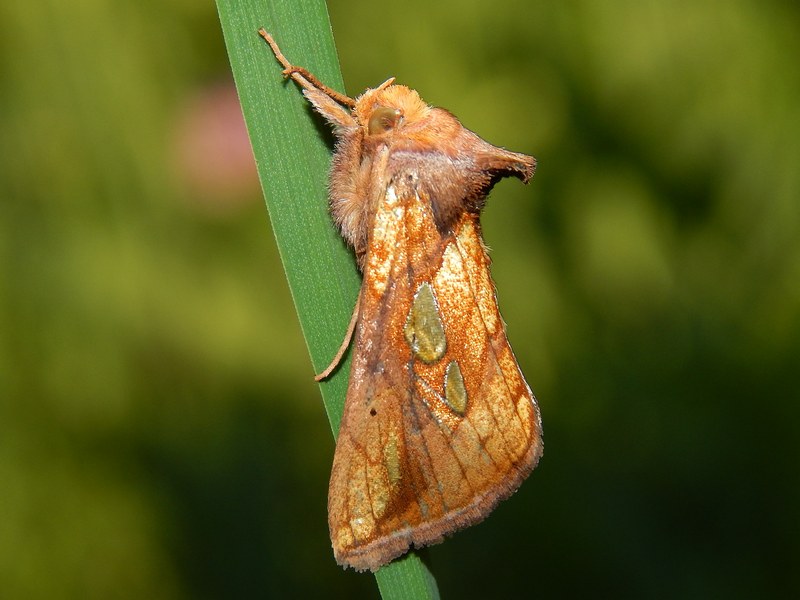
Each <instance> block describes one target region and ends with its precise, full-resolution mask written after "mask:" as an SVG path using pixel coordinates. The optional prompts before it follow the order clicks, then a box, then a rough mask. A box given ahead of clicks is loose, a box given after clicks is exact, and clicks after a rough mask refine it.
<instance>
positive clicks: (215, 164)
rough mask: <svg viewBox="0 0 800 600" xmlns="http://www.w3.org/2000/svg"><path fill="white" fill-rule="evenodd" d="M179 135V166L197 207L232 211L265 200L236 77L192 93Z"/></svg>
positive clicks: (176, 149)
mask: <svg viewBox="0 0 800 600" xmlns="http://www.w3.org/2000/svg"><path fill="white" fill-rule="evenodd" d="M173 140H174V143H173V148H174V157H175V169H176V171H177V174H178V177H179V180H180V182H181V184H182V186H183V188H184V190H185V192H186V198H187V201H188V202H189V204H190V206H191V208H193V209H196V210H199V211H201V212H207V213H211V214H214V215H222V214H231V213H238V212H240V211H242V210H244V209H245V208H247V207H249V206H251V205H252V204H253V203H254V202H256V201H258V200H259V198H260V194H259V183H258V176H257V173H256V167H255V161H254V159H253V153H252V151H251V148H250V140H249V138H248V136H247V129H246V128H245V124H244V119H243V118H242V111H241V107H240V106H239V98H238V97H237V95H236V89H235V88H234V86H233V83H225V84H217V85H214V86H211V87H208V88H205V89H203V90H200V91H198V92H197V93H196V94H195V95H194V96H193V97H191V98H189V99H188V101H187V103H186V106H185V107H184V109H183V110H182V111H181V113H180V115H179V117H178V119H177V123H176V126H175V129H174V136H173Z"/></svg>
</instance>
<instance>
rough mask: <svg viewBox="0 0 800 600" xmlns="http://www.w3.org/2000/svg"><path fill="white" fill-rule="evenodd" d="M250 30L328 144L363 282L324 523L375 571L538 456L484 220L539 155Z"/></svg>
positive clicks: (470, 509)
mask: <svg viewBox="0 0 800 600" xmlns="http://www.w3.org/2000/svg"><path fill="white" fill-rule="evenodd" d="M259 33H260V34H261V35H262V37H264V39H265V40H266V41H267V42H268V43H269V45H270V47H271V48H272V50H273V52H274V53H275V56H276V57H277V59H278V60H279V62H280V63H281V65H283V67H284V71H283V74H284V76H286V77H291V78H292V79H294V81H295V82H297V83H298V84H299V85H300V86H301V87H302V88H303V94H305V97H306V98H307V99H308V100H309V101H310V102H311V104H312V105H313V107H314V109H315V110H316V111H317V112H318V113H319V114H321V115H322V116H323V117H324V118H325V119H326V120H327V121H328V122H329V123H330V124H331V125H332V126H333V129H334V133H335V135H336V138H337V143H336V149H335V153H334V156H333V164H332V168H331V173H330V189H329V194H330V208H331V213H332V215H333V219H334V221H335V222H336V224H337V225H338V227H339V229H340V230H341V233H342V236H343V237H344V238H345V240H346V241H347V242H348V244H350V245H351V246H352V247H353V248H354V250H355V254H356V257H357V259H358V265H359V267H360V269H361V271H362V272H363V275H364V279H363V284H362V287H361V292H360V294H359V300H358V303H357V305H356V308H355V312H354V315H353V321H352V323H351V332H350V333H348V336H347V338H346V339H345V342H344V344H343V347H342V350H341V351H340V355H341V353H342V351H343V349H344V348H346V347H347V344H348V343H349V339H350V335H351V333H352V328H353V327H354V328H355V332H354V335H355V348H354V356H353V364H352V369H351V372H350V383H349V387H348V390H347V399H346V402H345V408H344V415H343V417H342V423H341V428H340V430H339V437H338V440H337V444H336V453H335V456H334V459H333V472H332V473H331V481H330V487H329V490H328V524H329V527H330V535H331V542H332V544H333V551H334V554H335V556H336V560H337V562H338V563H339V564H341V565H343V566H350V567H353V568H355V569H356V570H358V571H363V570H365V569H370V570H372V571H375V570H376V569H378V568H379V567H381V566H382V565H384V564H386V563H388V562H389V561H391V560H392V559H394V558H396V557H398V556H400V555H402V554H404V553H405V552H407V551H408V550H409V549H410V548H411V547H416V548H419V547H421V546H425V545H428V544H435V543H437V542H440V541H442V539H443V538H444V537H445V536H447V535H449V534H451V533H453V532H455V531H457V530H459V529H462V528H464V527H467V526H469V525H472V524H474V523H477V522H479V521H481V520H483V519H484V518H485V517H486V516H487V515H488V514H489V513H490V512H491V511H492V510H493V509H494V507H495V506H496V505H497V504H498V503H499V502H500V501H501V500H503V499H505V498H507V497H508V496H510V495H511V494H512V493H514V491H516V489H517V488H518V487H519V486H520V484H521V483H522V481H523V480H524V479H525V478H526V477H527V476H528V474H529V473H530V472H531V471H532V470H533V468H534V467H535V466H536V464H537V462H538V461H539V457H540V456H541V454H542V426H541V419H540V415H539V408H538V406H537V404H536V399H535V398H534V396H533V393H532V392H531V390H530V388H529V387H528V384H527V383H526V382H525V379H524V378H523V376H522V373H521V372H520V368H519V365H518V364H517V361H516V359H515V358H514V354H513V353H512V351H511V347H510V346H509V344H508V340H507V339H506V333H505V325H504V323H503V321H502V319H501V317H500V313H499V312H498V309H497V300H496V296H495V288H494V284H493V282H492V280H491V278H490V275H489V257H488V254H487V250H486V246H485V245H484V243H483V240H482V238H481V227H480V221H479V216H480V212H481V209H482V208H483V206H484V203H485V202H486V196H487V194H488V193H489V191H490V190H491V188H492V186H493V185H494V184H495V183H496V182H497V181H498V180H500V179H501V178H503V177H508V176H514V177H518V178H519V179H521V180H522V181H523V182H527V181H528V180H529V179H530V178H531V176H532V175H533V172H534V168H535V166H536V161H535V160H534V159H533V158H532V157H530V156H526V155H524V154H518V153H516V152H509V151H508V150H504V149H502V148H498V147H496V146H492V145H491V144H489V143H487V142H485V141H484V140H482V139H481V138H479V137H478V136H477V135H475V134H474V133H472V132H471V131H469V130H468V129H466V128H464V127H463V126H462V125H461V123H459V121H458V120H457V119H456V118H455V117H454V116H453V115H451V114H450V113H449V112H447V111H446V110H442V109H440V108H434V107H431V106H429V105H427V104H426V103H425V102H423V101H422V99H421V98H420V97H419V95H418V94H417V92H415V91H414V90H412V89H409V88H407V87H405V86H402V85H393V81H394V79H393V78H392V79H389V80H388V81H386V82H385V83H383V84H381V85H380V86H378V87H377V88H375V89H368V90H366V91H365V92H364V93H363V94H361V95H360V96H359V97H358V98H356V99H355V100H353V99H351V98H348V97H347V96H344V95H343V94H340V93H338V92H335V91H334V90H331V89H330V88H328V87H327V86H325V85H324V84H322V83H321V82H319V81H318V80H317V79H316V78H315V77H314V76H313V75H311V74H310V73H309V72H308V71H306V70H305V69H303V68H301V67H295V66H293V65H292V64H290V63H289V61H288V60H286V58H285V57H284V56H283V54H281V52H280V50H279V49H278V47H277V45H276V44H275V42H274V40H273V39H272V37H271V36H270V35H269V34H268V33H266V32H265V31H264V30H263V29H262V30H261V31H260V32H259ZM339 358H340V356H337V358H336V359H334V362H333V363H332V365H331V367H329V369H328V370H326V372H325V373H323V374H322V375H321V376H320V377H319V378H323V377H325V376H327V375H328V374H329V373H330V371H332V370H333V367H335V366H336V364H337V362H338V360H339Z"/></svg>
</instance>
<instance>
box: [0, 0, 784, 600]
mask: <svg viewBox="0 0 800 600" xmlns="http://www.w3.org/2000/svg"><path fill="white" fill-rule="evenodd" d="M265 1H266V0H265ZM330 11H331V17H332V22H333V27H334V33H335V35H336V38H337V42H338V46H339V51H340V58H341V62H342V67H343V72H344V76H345V81H346V82H347V86H348V91H349V92H350V93H357V92H358V91H360V90H361V89H363V88H365V87H367V86H369V85H375V84H376V83H379V82H381V81H383V80H384V79H386V77H388V76H389V75H396V76H397V77H398V80H399V81H400V82H402V83H407V84H409V85H411V86H413V87H415V88H417V89H418V90H419V91H420V92H421V93H422V95H423V97H424V98H425V99H426V100H428V101H429V102H431V103H433V104H436V105H440V106H444V107H446V108H448V109H450V110H452V111H453V112H454V113H455V114H457V115H458V116H459V117H460V118H461V120H462V121H463V122H464V123H465V124H466V125H467V126H468V127H470V128H472V129H474V130H476V131H477V132H479V133H480V134H481V135H482V136H483V137H485V138H486V139H488V140H490V141H491V142H493V143H496V144H500V145H504V146H507V147H509V148H512V149H515V150H519V151H524V152H527V153H530V154H534V155H536V156H537V157H538V159H539V171H538V173H537V175H536V177H535V178H534V180H533V181H532V183H531V185H530V186H527V187H525V186H522V185H520V184H519V182H516V181H511V182H504V183H502V184H501V185H499V186H498V187H497V189H496V190H495V193H494V194H493V196H492V198H491V199H490V201H489V204H488V208H487V211H486V213H485V218H484V224H485V236H486V240H487V242H488V244H489V245H490V246H491V247H492V249H493V256H494V259H495V266H494V276H495V279H496V281H497V285H498V289H499V298H500V304H501V309H502V311H503V315H504V317H505V319H506V321H507V322H508V330H509V337H510V339H511V342H512V344H513V346H514V348H515V350H516V353H517V355H518V358H519V361H520V363H521V365H522V366H523V369H524V371H525V373H526V374H527V377H528V380H529V382H530V383H531V385H532V387H533V388H534V390H535V391H536V393H537V395H538V397H539V400H540V405H541V409H542V414H543V417H544V426H545V455H544V458H543V460H542V462H541V464H540V466H539V467H538V469H537V470H536V471H535V472H534V474H533V475H532V476H531V478H530V479H529V480H528V481H527V482H526V483H525V485H523V487H522V489H521V490H520V491H519V492H518V493H517V494H516V495H515V496H513V497H512V498H511V499H510V500H509V501H507V502H505V503H504V504H503V505H501V506H500V507H499V508H498V509H497V511H496V512H495V513H494V514H493V516H492V517H491V518H490V519H489V520H488V521H487V522H486V523H484V524H482V525H480V526H478V527H474V528H472V529H470V530H468V531H465V532H462V533H460V534H459V535H457V536H456V537H454V538H453V539H451V540H450V541H448V542H447V543H446V544H444V545H441V546H438V547H435V548H433V549H431V550H429V551H428V552H427V553H426V556H427V559H428V561H429V564H430V567H431V569H432V571H433V572H434V574H435V575H436V577H437V580H438V583H439V587H440V590H441V592H442V594H443V596H444V597H461V598H468V597H475V598H486V597H508V598H512V597H524V596H535V597H537V598H567V597H585V596H588V595H592V596H610V597H618V598H625V597H630V598H646V597H651V598H653V597H657V598H690V597H695V598H708V597H729V598H765V597H788V596H791V595H792V593H795V594H796V593H798V591H800V575H798V569H797V564H798V561H800V519H799V518H798V514H799V512H800V511H799V509H798V507H800V470H799V469H798V457H799V456H800V451H799V450H798V445H799V444H800V393H798V373H800V360H799V357H800V168H798V167H799V166H800V67H798V57H800V35H798V32H800V8H799V7H798V5H797V4H796V3H792V2H786V1H781V0H769V1H762V2H753V1H751V0H727V1H725V2H722V1H717V0H692V1H689V0H675V1H672V2H667V1H657V0H650V1H641V0H603V1H600V0H574V1H570V2H543V1H522V0H508V1H506V0H499V1H495V2H479V1H472V0H469V1H465V0H457V1H456V0H449V1H445V0H441V1H439V2H430V1H420V0H411V1H408V2H405V3H403V4H402V5H396V4H395V5H387V6H385V7H383V6H379V5H376V4H375V3H374V2H367V1H364V0H349V1H344V0H342V1H337V2H335V3H332V5H331V6H330ZM0 22H2V25H0V28H2V29H1V31H2V36H0V149H1V150H2V156H1V157H0V194H1V196H0V596H2V597H3V598H89V599H91V598H103V599H105V598H165V599H176V598H208V599H212V598H213V599H216V598H257V597H321V596H323V595H324V596H325V597H376V596H377V588H376V586H375V582H374V579H373V578H372V577H371V576H369V575H357V574H354V573H353V572H347V573H345V572H343V571H341V570H340V569H339V568H338V567H337V566H336V565H335V564H334V562H333V559H332V556H331V553H330V548H329V541H328V537H327V527H326V517H325V504H326V492H327V478H328V473H329V468H330V462H331V457H332V451H333V441H332V437H331V435H330V431H329V429H328V424H327V419H326V417H325V414H324V411H323V408H322V404H321V401H320V397H319V393H318V391H317V388H316V386H315V384H314V383H313V381H312V379H311V375H312V369H311V366H310V362H309V359H308V356H307V352H306V349H305V345H304V342H303V340H302V338H301V336H300V331H299V327H298V325H297V322H296V320H295V316H294V312H293V307H292V304H291V299H290V297H289V293H288V290H287V286H286V283H285V280H283V277H282V271H281V266H280V263H279V259H278V257H277V254H276V250H275V244H274V241H273V239H272V237H271V231H270V229H269V226H268V218H267V215H266V211H265V209H264V207H263V202H262V199H261V197H260V191H259V188H258V183H257V180H256V177H255V172H254V169H253V166H252V158H251V155H250V150H249V146H248V141H247V138H246V134H245V133H244V130H243V126H242V123H241V117H240V114H239V109H238V105H237V99H236V95H235V91H234V90H233V87H232V83H231V78H230V75H229V67H228V65H227V58H226V55H225V50H224V46H223V42H222V38H221V33H220V29H219V24H218V22H217V19H216V13H215V7H214V5H213V3H211V2H206V3H200V2H190V1H182V0H170V1H163V2H132V1H129V2H100V1H97V0H95V1H92V0H90V1H87V2H77V3H58V2H54V1H43V0H35V1H33V2H14V1H12V2H5V3H3V4H2V7H0ZM259 25H260V24H259ZM292 58H293V59H294V60H295V61H297V62H302V57H292ZM265 110H269V107H265Z"/></svg>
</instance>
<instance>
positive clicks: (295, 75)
mask: <svg viewBox="0 0 800 600" xmlns="http://www.w3.org/2000/svg"><path fill="white" fill-rule="evenodd" d="M258 34H259V35H260V36H261V37H263V38H264V39H265V40H266V41H267V43H268V44H269V47H270V48H272V52H273V54H275V58H277V59H278V62H279V63H281V66H282V67H283V76H284V77H291V78H292V79H294V80H295V81H296V82H297V83H298V84H299V85H300V86H301V87H303V88H305V89H307V90H315V89H316V90H319V91H321V92H322V93H324V94H325V95H326V96H329V97H330V98H332V99H333V100H335V101H336V102H338V103H339V104H344V105H345V106H349V107H350V108H352V107H354V106H355V105H356V101H355V100H353V99H352V98H351V97H350V96H345V95H344V94H341V93H339V92H337V91H336V90H334V89H333V88H329V87H328V86H327V85H325V84H324V83H322V82H321V81H320V80H319V79H317V78H316V77H314V75H312V74H311V73H310V72H309V71H308V69H305V68H303V67H296V66H295V65H293V64H292V63H290V62H289V60H288V59H287V58H286V57H285V56H284V55H283V52H281V50H280V48H278V44H277V43H276V42H275V40H274V39H273V38H272V36H271V35H270V34H269V33H267V31H266V30H265V29H264V28H263V27H262V28H261V29H259V30H258Z"/></svg>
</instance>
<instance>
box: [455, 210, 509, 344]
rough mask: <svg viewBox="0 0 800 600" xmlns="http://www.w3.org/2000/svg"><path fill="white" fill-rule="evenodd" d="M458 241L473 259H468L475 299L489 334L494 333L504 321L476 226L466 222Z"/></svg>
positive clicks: (461, 247) (462, 250) (461, 248)
mask: <svg viewBox="0 0 800 600" xmlns="http://www.w3.org/2000/svg"><path fill="white" fill-rule="evenodd" d="M456 243H457V244H458V250H459V252H461V253H462V254H463V255H464V256H469V257H470V259H471V260H467V261H466V265H467V268H468V269H469V279H470V282H471V283H472V286H471V287H472V290H473V291H474V292H475V300H476V302H477V305H478V309H479V310H480V313H481V317H482V318H483V322H484V324H485V325H486V330H487V331H488V332H489V335H494V334H495V333H496V332H497V331H498V329H499V328H500V327H502V323H501V322H500V320H499V319H498V316H499V314H498V312H497V299H496V297H495V291H494V284H493V283H492V280H491V277H490V276H489V269H488V265H487V264H486V256H485V253H484V249H483V244H482V243H481V241H480V239H479V238H478V235H477V233H476V232H475V228H474V226H472V225H471V224H469V223H466V224H464V226H462V227H461V229H460V230H459V231H458V234H457V236H456Z"/></svg>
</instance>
